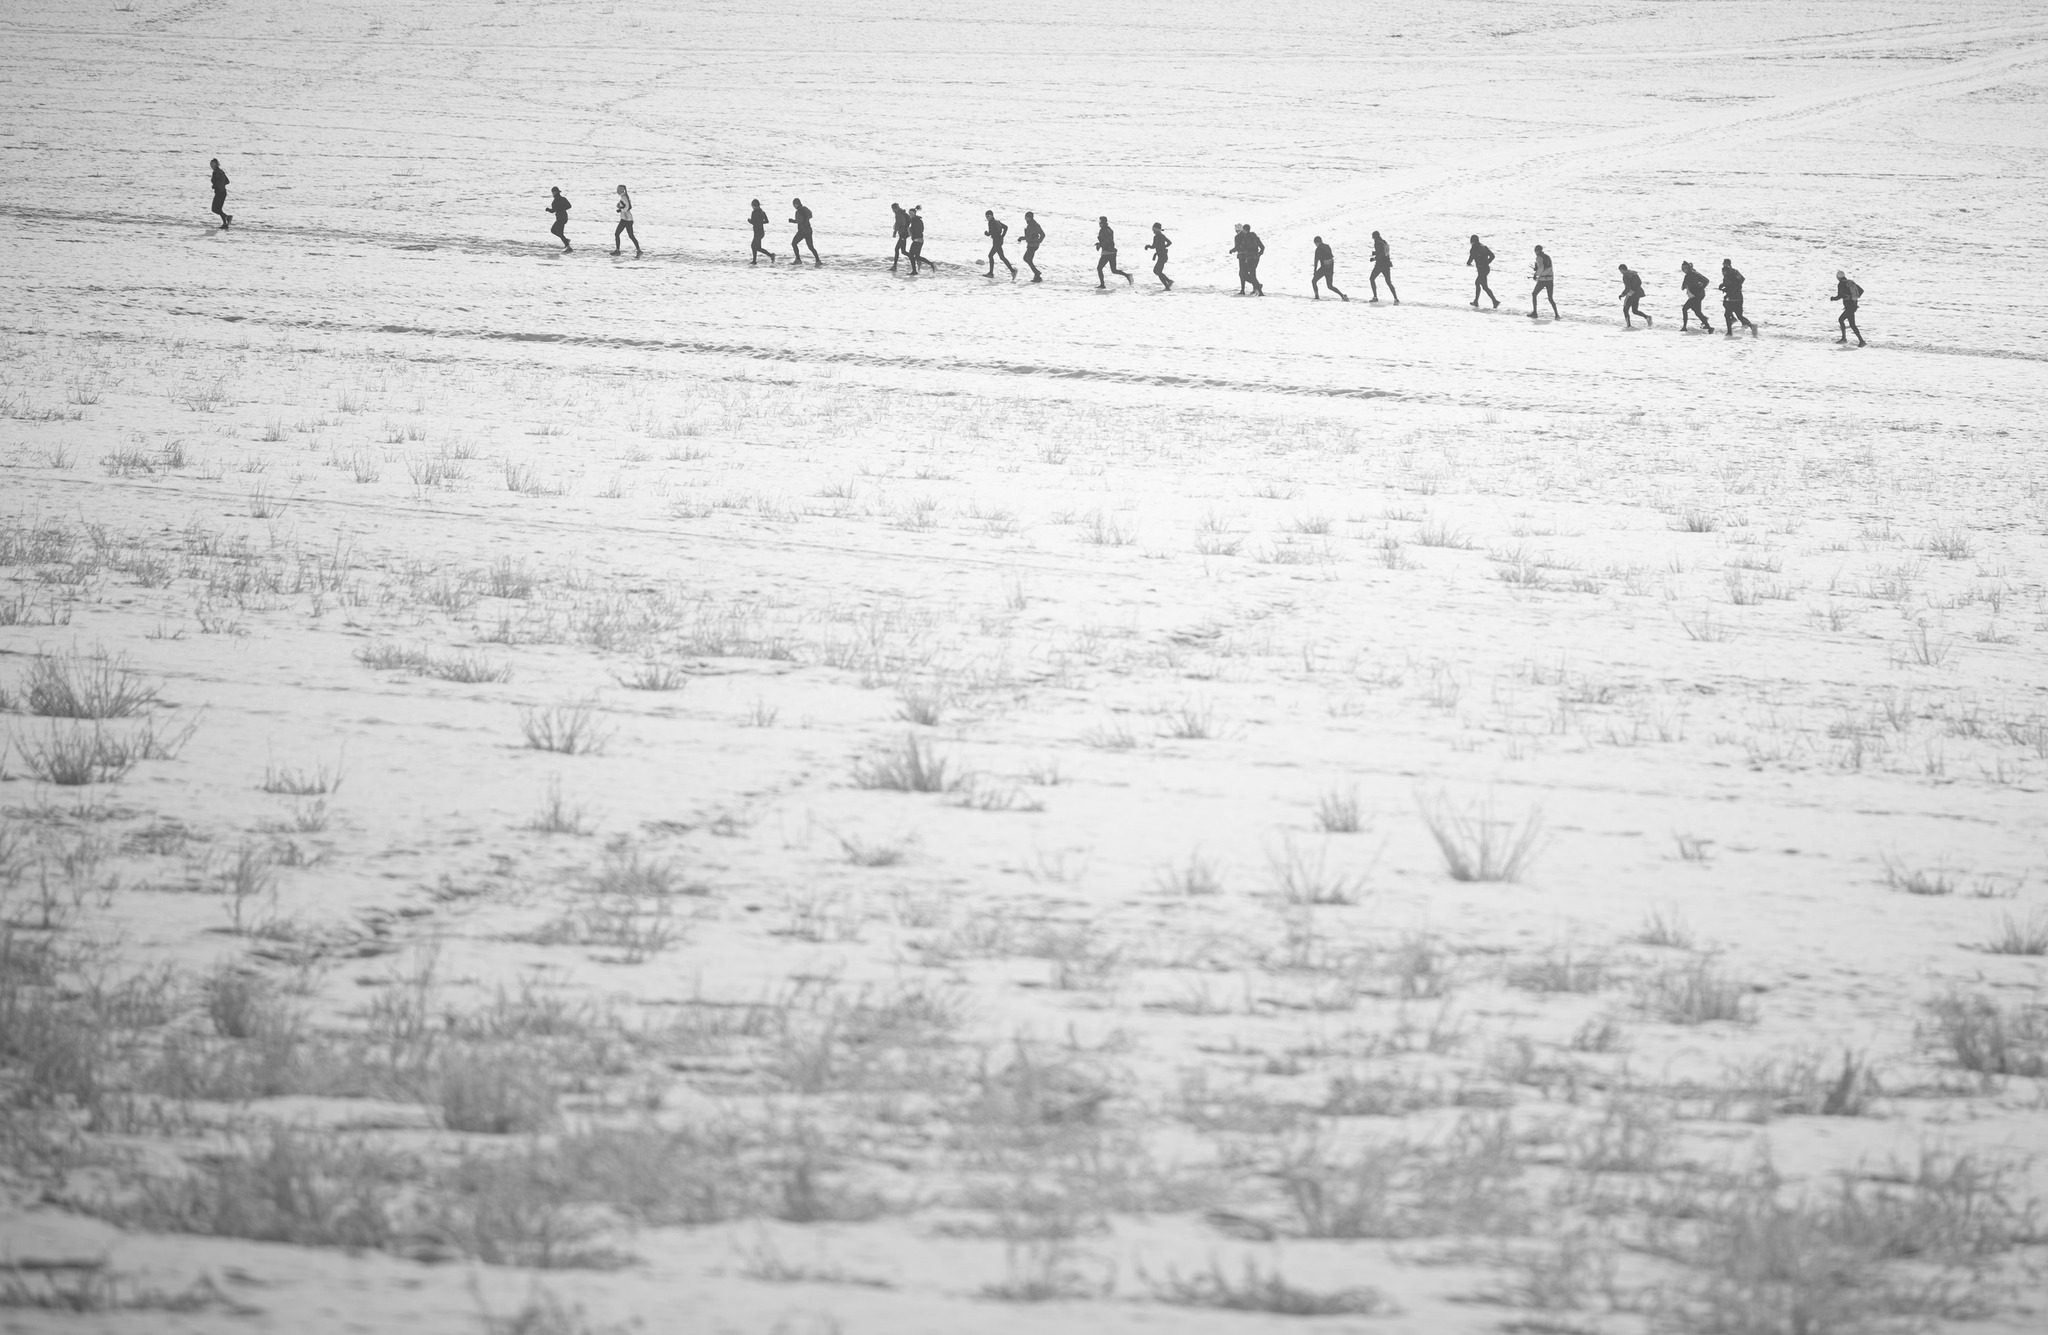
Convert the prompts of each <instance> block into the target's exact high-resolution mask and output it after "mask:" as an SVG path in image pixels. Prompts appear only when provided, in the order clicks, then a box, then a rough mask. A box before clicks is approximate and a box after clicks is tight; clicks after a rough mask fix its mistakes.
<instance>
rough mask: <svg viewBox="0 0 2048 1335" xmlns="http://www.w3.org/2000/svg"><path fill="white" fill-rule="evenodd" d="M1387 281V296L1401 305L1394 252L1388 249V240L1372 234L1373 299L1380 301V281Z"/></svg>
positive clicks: (1377, 234)
mask: <svg viewBox="0 0 2048 1335" xmlns="http://www.w3.org/2000/svg"><path fill="white" fill-rule="evenodd" d="M1382 278H1384V279H1386V280H1387V295H1388V296H1390V297H1392V298H1393V299H1394V304H1395V305H1396V306H1398V305H1400V304H1401V294H1400V293H1399V292H1396V291H1395V290H1394V252H1393V251H1392V250H1391V249H1389V248H1388V246H1387V239H1386V238H1385V237H1383V236H1381V235H1380V234H1379V233H1378V232H1374V233H1373V234H1372V277H1371V280H1370V281H1371V283H1372V299H1373V300H1374V301H1378V300H1379V299H1380V279H1382Z"/></svg>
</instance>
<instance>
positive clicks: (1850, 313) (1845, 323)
mask: <svg viewBox="0 0 2048 1335" xmlns="http://www.w3.org/2000/svg"><path fill="white" fill-rule="evenodd" d="M1835 300H1836V301H1839V302H1841V303H1842V315H1841V318H1840V319H1838V320H1836V321H1835V328H1837V329H1839V330H1841V331H1842V336H1841V337H1840V338H1838V339H1836V340H1835V342H1837V343H1847V342H1848V341H1849V335H1851V334H1854V335H1856V346H1857V347H1859V348H1860V347H1862V346H1864V343H1863V331H1862V330H1861V329H1858V328H1857V327H1856V303H1857V302H1859V301H1862V300H1863V288H1862V286H1861V285H1860V284H1859V283H1857V281H1856V280H1855V279H1853V278H1851V277H1850V276H1849V275H1848V274H1845V273H1843V272H1842V271H1841V270H1840V269H1837V270H1835Z"/></svg>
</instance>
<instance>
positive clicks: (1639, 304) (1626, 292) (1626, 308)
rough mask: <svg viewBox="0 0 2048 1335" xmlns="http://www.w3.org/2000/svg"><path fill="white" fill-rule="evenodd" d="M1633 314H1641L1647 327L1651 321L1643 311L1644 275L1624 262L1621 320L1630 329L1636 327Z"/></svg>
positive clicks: (1622, 267)
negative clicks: (1632, 317)
mask: <svg viewBox="0 0 2048 1335" xmlns="http://www.w3.org/2000/svg"><path fill="white" fill-rule="evenodd" d="M1632 315H1641V316H1642V317H1643V324H1644V326H1645V327H1648V326H1649V324H1650V323H1651V321H1650V317H1649V316H1648V315H1647V314H1645V313H1644V311H1643V276H1642V275H1641V274H1639V273H1637V272H1636V271H1635V270H1634V269H1631V268H1629V267H1628V266H1627V265H1626V264H1624V265H1622V266H1621V322H1622V323H1623V324H1624V325H1627V326H1628V327H1629V328H1630V329H1633V328H1635V327H1636V322H1635V321H1634V320H1633V319H1631V318H1629V317H1630V316H1632Z"/></svg>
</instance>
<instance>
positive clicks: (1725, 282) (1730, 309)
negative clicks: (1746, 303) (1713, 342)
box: [1721, 260, 1756, 338]
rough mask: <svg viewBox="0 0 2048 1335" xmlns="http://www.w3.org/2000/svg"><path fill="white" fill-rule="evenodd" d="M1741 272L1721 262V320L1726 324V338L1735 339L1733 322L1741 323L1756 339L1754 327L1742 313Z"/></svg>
mask: <svg viewBox="0 0 2048 1335" xmlns="http://www.w3.org/2000/svg"><path fill="white" fill-rule="evenodd" d="M1744 281H1745V280H1744V279H1743V277H1742V272H1741V271H1740V270H1739V269H1737V268H1736V267H1735V266H1734V265H1733V264H1731V263H1729V262H1728V261H1727V260H1722V261H1721V318H1722V319H1724V320H1726V321H1727V322H1728V337H1729V338H1734V337H1735V322H1736V321H1737V320H1740V321H1742V327H1743V328H1744V329H1747V330H1748V331H1749V336H1750V337H1751V338H1755V337H1756V326H1755V325H1753V324H1751V323H1750V322H1749V317H1748V316H1747V315H1744V314H1743V313H1742V284H1743V282H1744Z"/></svg>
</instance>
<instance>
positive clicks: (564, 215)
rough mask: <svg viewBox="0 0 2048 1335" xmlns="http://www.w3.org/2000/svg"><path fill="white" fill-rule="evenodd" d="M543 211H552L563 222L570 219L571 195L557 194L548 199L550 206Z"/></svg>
mask: <svg viewBox="0 0 2048 1335" xmlns="http://www.w3.org/2000/svg"><path fill="white" fill-rule="evenodd" d="M541 212H542V213H552V214H554V215H555V216H556V217H557V218H560V219H561V220H562V221H563V222H567V221H569V197H568V196H567V195H556V196H555V197H554V198H553V199H551V200H549V201H548V206H547V207H546V208H544V209H542V210H541Z"/></svg>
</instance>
